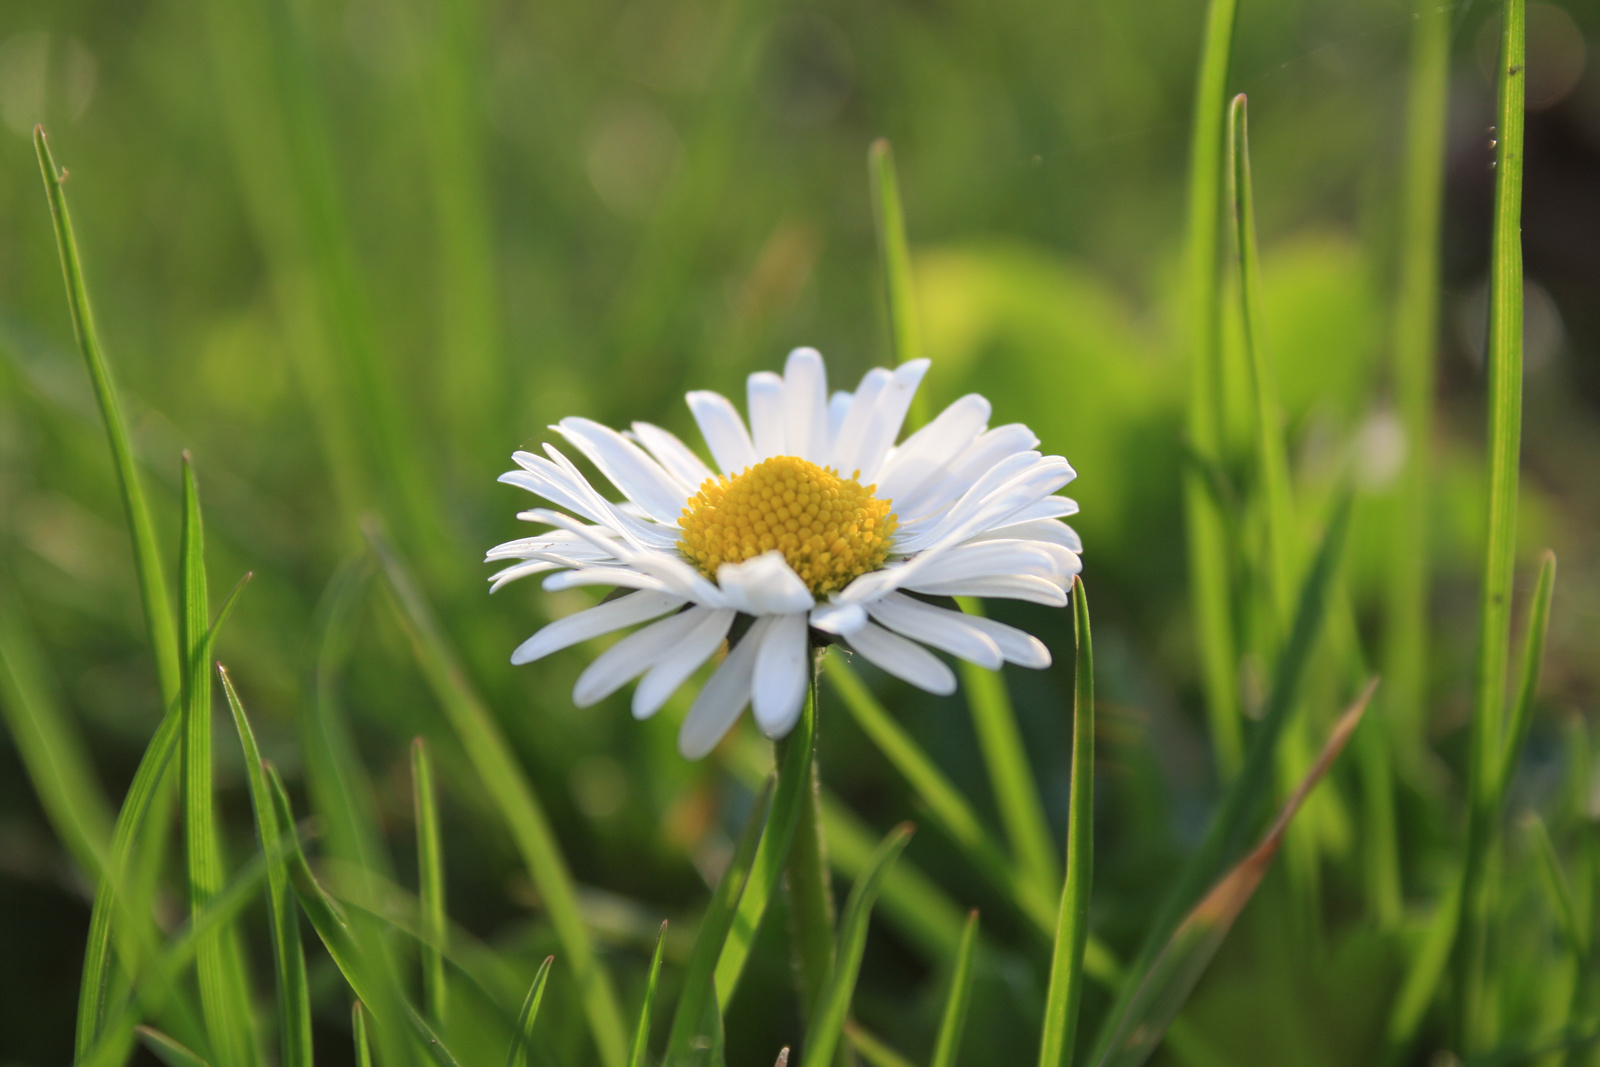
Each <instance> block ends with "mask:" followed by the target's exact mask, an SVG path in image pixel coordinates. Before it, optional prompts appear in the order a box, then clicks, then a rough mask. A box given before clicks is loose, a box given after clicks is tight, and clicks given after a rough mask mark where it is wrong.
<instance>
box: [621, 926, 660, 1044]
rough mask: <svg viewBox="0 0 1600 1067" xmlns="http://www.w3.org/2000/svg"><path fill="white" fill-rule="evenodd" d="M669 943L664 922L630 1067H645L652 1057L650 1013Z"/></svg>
mask: <svg viewBox="0 0 1600 1067" xmlns="http://www.w3.org/2000/svg"><path fill="white" fill-rule="evenodd" d="M666 943H667V924H666V923H665V922H662V924H661V933H659V934H657V935H656V950H655V952H653V953H651V955H650V976H649V977H648V978H646V979H645V983H644V1003H643V1004H641V1005H640V1006H639V1022H638V1024H637V1025H636V1026H634V1028H633V1044H632V1045H631V1046H629V1048H628V1067H645V1059H646V1058H647V1057H648V1056H649V1055H650V1013H651V1011H652V1010H654V1008H655V1004H656V981H657V980H658V979H660V977H661V949H662V947H663V946H665V945H666Z"/></svg>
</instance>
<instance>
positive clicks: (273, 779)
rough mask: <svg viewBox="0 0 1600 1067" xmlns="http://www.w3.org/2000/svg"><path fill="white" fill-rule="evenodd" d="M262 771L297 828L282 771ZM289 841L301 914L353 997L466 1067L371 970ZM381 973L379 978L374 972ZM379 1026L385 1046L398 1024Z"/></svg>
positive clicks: (447, 1063) (268, 767)
mask: <svg viewBox="0 0 1600 1067" xmlns="http://www.w3.org/2000/svg"><path fill="white" fill-rule="evenodd" d="M262 769H263V770H264V771H265V773H266V776H267V782H268V784H270V785H271V787H272V804H273V808H274V810H275V811H276V812H277V815H278V823H279V825H281V826H293V825H294V809H293V808H292V807H291V806H290V804H289V791H288V790H287V789H285V788H284V785H283V779H282V778H281V777H279V775H278V769H277V768H276V767H274V766H273V765H272V763H271V762H270V761H263V762H262ZM288 840H290V841H291V842H292V847H291V848H290V850H289V852H288V855H287V860H288V867H289V883H290V884H291V885H292V886H293V887H294V892H295V897H296V898H297V899H298V900H299V901H300V910H301V911H303V912H305V915H306V918H308V919H310V920H311V926H312V928H313V929H315V930H316V932H317V937H318V938H319V939H320V940H321V941H322V944H323V947H324V948H326V949H327V950H328V955H329V956H331V957H333V962H334V965H335V966H337V967H338V968H339V973H340V974H341V975H343V976H344V980H345V982H346V984H348V985H349V986H350V990H351V992H353V993H354V994H355V995H356V997H357V999H359V1000H361V1001H362V1002H363V1003H365V1004H366V1005H367V1006H368V1008H369V1009H370V1008H372V1006H373V1004H374V999H373V994H377V995H378V998H379V999H378V1001H377V1003H380V1004H383V1005H385V1006H386V1007H388V1006H390V1005H392V1010H393V1011H394V1012H395V1013H396V1014H397V1015H403V1016H404V1019H405V1024H406V1026H407V1028H408V1029H409V1030H410V1032H411V1034H412V1036H413V1038H414V1040H415V1041H416V1043H417V1044H418V1045H419V1046H421V1048H422V1050H423V1051H424V1052H426V1053H427V1054H428V1057H429V1058H430V1059H431V1060H433V1062H434V1064H435V1065H436V1067H460V1065H459V1064H458V1063H457V1062H456V1058H455V1057H454V1056H453V1055H452V1054H451V1053H450V1050H449V1049H448V1048H447V1047H446V1046H445V1044H444V1042H443V1041H441V1040H440V1039H439V1035H438V1034H436V1033H434V1031H433V1028H432V1027H430V1026H429V1025H428V1023H427V1021H426V1020H424V1019H423V1018H422V1016H421V1015H420V1014H419V1013H418V1012H417V1010H416V1009H415V1008H413V1007H412V1006H411V1005H410V1004H408V1003H406V1001H405V998H404V997H403V996H401V995H400V994H399V991H398V990H397V989H395V988H394V987H393V975H392V974H387V973H384V972H383V971H382V970H381V969H378V968H374V967H373V966H372V965H371V962H370V960H369V958H368V957H367V956H366V954H365V953H364V952H363V950H362V945H361V942H360V941H359V940H358V939H357V937H356V934H355V932H354V931H353V930H352V929H351V927H350V922H349V920H348V919H347V918H346V916H345V914H344V910H343V909H342V908H341V907H340V906H339V904H338V902H337V901H335V900H334V899H333V897H332V896H331V895H329V893H328V891H327V890H326V889H324V888H323V887H322V883H321V882H319V881H318V880H317V876H316V875H315V874H314V873H312V870H311V865H310V864H309V863H307V862H306V857H305V853H304V852H303V851H301V849H300V847H299V844H300V843H299V840H298V838H295V837H293V836H288ZM375 970H376V971H377V973H374V971H375ZM377 1022H378V1036H379V1040H380V1041H382V1040H383V1039H384V1033H385V1031H386V1030H388V1029H390V1028H392V1027H395V1026H397V1025H398V1022H397V1021H389V1020H385V1019H383V1018H378V1019H377ZM389 1062H402V1063H403V1062H406V1058H405V1057H404V1055H403V1054H402V1053H398V1052H397V1053H396V1054H395V1055H394V1059H392V1060H391V1061H389Z"/></svg>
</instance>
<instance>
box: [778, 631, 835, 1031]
mask: <svg viewBox="0 0 1600 1067" xmlns="http://www.w3.org/2000/svg"><path fill="white" fill-rule="evenodd" d="M825 654H826V653H825V651H819V652H818V653H817V656H818V659H819V662H818V663H817V664H816V665H815V666H814V667H813V669H812V671H811V686H810V690H809V692H808V693H807V695H806V701H807V703H809V704H810V705H811V706H810V708H809V709H807V710H804V711H802V712H801V714H802V715H814V716H815V717H816V718H817V719H820V718H821V715H819V714H817V713H818V712H819V711H820V710H821V708H820V706H819V704H818V699H817V698H818V693H819V689H820V676H821V663H820V657H821V656H822V655H825ZM816 736H817V733H816V730H815V729H813V731H812V735H811V744H812V756H811V759H810V760H809V761H808V765H807V774H808V780H807V782H806V785H805V792H804V795H803V796H802V797H801V800H800V814H799V817H798V819H797V820H796V821H795V828H794V840H793V841H792V842H791V843H790V845H789V863H788V878H787V883H786V886H787V888H788V891H789V941H790V946H791V949H792V951H793V953H794V963H795V979H796V981H797V982H798V984H799V991H800V1009H801V1016H802V1017H803V1018H804V1019H806V1020H807V1022H808V1023H811V1022H813V1021H814V1020H815V1019H816V1015H817V1010H818V1006H819V1002H820V1000H821V998H822V994H823V987H824V986H825V985H826V984H827V982H828V978H829V976H830V975H832V974H833V968H834V925H835V922H836V919H835V912H834V905H833V881H832V879H831V878H830V877H829V875H828V847H827V843H826V841H825V840H824V838H823V833H822V795H821V794H822V782H821V779H820V777H819V775H818V771H817V759H816ZM780 759H781V757H780Z"/></svg>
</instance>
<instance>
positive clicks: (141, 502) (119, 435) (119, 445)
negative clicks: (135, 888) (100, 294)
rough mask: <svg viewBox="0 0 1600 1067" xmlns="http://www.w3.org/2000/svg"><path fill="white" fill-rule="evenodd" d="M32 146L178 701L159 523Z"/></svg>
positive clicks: (169, 696)
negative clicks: (147, 498)
mask: <svg viewBox="0 0 1600 1067" xmlns="http://www.w3.org/2000/svg"><path fill="white" fill-rule="evenodd" d="M33 147H34V151H35V152H37V153H38V156H39V170H40V172H41V173H42V174H43V175H44V188H45V193H46V194H47V195H48V196H49V198H50V214H51V215H53V216H54V217H55V224H56V246H57V248H58V249H59V251H60V253H61V273H62V275H63V276H64V277H65V279H66V283H67V304H68V306H69V307H70V308H71V309H72V330H73V333H74V334H75V335H76V336H77V338H78V348H79V349H80V350H81V351H82V352H83V360H84V363H85V364H87V366H88V369H89V381H90V383H91V384H92V385H93V386H94V397H95V401H96V402H97V403H98V404H99V406H100V417H101V419H103V420H104V422H105V426H106V439H107V441H108V442H109V443H110V445H111V462H112V464H113V466H115V468H116V471H117V487H118V488H119V489H120V490H121V492H122V508H123V512H124V513H125V514H126V516H127V519H128V532H129V534H130V536H131V537H132V539H133V567H134V572H135V573H136V574H137V575H138V578H139V601H140V604H141V605H142V606H143V608H144V623H145V629H146V631H147V632H148V633H149V635H150V649H151V651H152V652H153V653H154V655H155V660H156V678H157V680H158V682H159V683H160V686H161V700H162V702H163V703H164V704H170V703H172V702H173V701H174V700H176V699H178V692H179V690H180V689H181V688H182V669H181V663H180V656H179V653H178V633H177V631H176V630H174V629H173V625H172V600H171V598H170V596H169V595H168V593H167V580H166V576H165V574H164V573H163V568H162V565H161V550H160V548H159V547H158V546H157V544H156V534H155V526H154V524H153V523H152V522H151V521H150V507H149V505H148V504H147V503H146V501H145V495H144V489H143V487H142V486H141V485H140V484H139V469H138V465H137V464H136V463H135V462H134V458H133V446H132V445H131V444H130V443H129V439H128V427H127V424H126V423H125V422H124V421H123V417H122V402H121V400H119V399H118V397H117V389H116V384H115V383H114V382H113V381H112V378H111V368H110V366H109V365H108V364H107V363H106V358H105V353H104V352H103V351H102V350H101V348H100V332H99V330H97V329H96V328H95V324H94V313H93V312H92V311H91V310H90V307H89V291H88V288H87V286H86V285H85V284H84V280H83V264H82V263H81V262H80V260H79V258H78V241H77V238H76V237H74V236H73V232H72V216H71V214H70V213H69V212H68V211H67V197H66V194H65V193H64V192H63V191H62V189H61V179H62V173H61V172H60V171H58V170H57V169H56V161H55V157H54V156H53V155H51V153H50V143H49V141H48V140H47V139H46V138H45V135H44V127H43V126H35V127H34V128H33Z"/></svg>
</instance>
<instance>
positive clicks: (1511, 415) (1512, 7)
mask: <svg viewBox="0 0 1600 1067" xmlns="http://www.w3.org/2000/svg"><path fill="white" fill-rule="evenodd" d="M1524 20H1525V11H1524V0H1506V3H1505V9H1504V16H1503V24H1502V28H1501V38H1500V64H1499V74H1498V77H1497V79H1496V81H1497V83H1498V94H1499V101H1498V103H1499V106H1498V120H1497V122H1496V129H1497V131H1498V133H1497V138H1498V143H1497V145H1496V150H1495V190H1494V230H1493V245H1492V248H1491V250H1490V266H1489V347H1488V408H1489V411H1488V423H1489V472H1488V473H1489V503H1488V511H1487V515H1486V519H1485V525H1486V527H1487V534H1486V538H1485V541H1486V549H1485V552H1484V567H1483V587H1482V588H1483V594H1482V601H1481V608H1480V623H1479V632H1478V659H1477V669H1476V673H1475V678H1474V686H1473V690H1474V699H1473V720H1472V742H1471V754H1470V756H1469V759H1470V763H1469V766H1468V787H1467V794H1468V809H1467V839H1466V849H1465V853H1464V855H1463V859H1462V893H1461V901H1462V907H1461V929H1460V932H1459V934H1458V935H1457V941H1456V953H1455V985H1454V1004H1453V1008H1454V1011H1453V1018H1452V1024H1453V1026H1454V1028H1455V1047H1456V1049H1457V1051H1459V1052H1460V1053H1462V1054H1463V1055H1466V1054H1469V1053H1471V1052H1473V1051H1476V1048H1477V1044H1478V1041H1477V1033H1476V1031H1475V1026H1476V1025H1477V1020H1478V1019H1479V1016H1480V1014H1481V1008H1482V1006H1481V1003H1480V1000H1479V996H1480V993H1481V989H1482V984H1483V952H1484V937H1485V931H1486V927H1487V924H1488V918H1489V917H1488V915H1487V914H1486V909H1485V900H1484V891H1485V888H1486V885H1487V879H1486V878H1485V876H1484V866H1485V863H1486V860H1487V858H1488V855H1489V852H1490V851H1491V849H1492V843H1493V839H1494V836H1495V834H1494V828H1495V824H1496V822H1497V817H1498V811H1497V806H1496V805H1495V797H1494V794H1495V792H1496V786H1497V784H1498V779H1499V777H1500V768H1501V764H1502V762H1503V760H1504V755H1503V751H1504V750H1503V746H1504V744H1505V741H1506V738H1505V735H1504V723H1505V710H1504V708H1505V700H1506V692H1505V688H1506V672H1507V659H1508V656H1509V646H1510V641H1511V595H1512V584H1513V580H1514V574H1513V571H1514V567H1515V563H1516V549H1517V543H1516V540H1517V539H1516V534H1517V527H1516V520H1517V466H1518V459H1519V457H1520V454H1521V447H1522V230H1521V220H1522V163H1523V150H1522V141H1523V92H1524V82H1525V80H1526V79H1525V77H1524V73H1525V71H1524V65H1525V64H1526V62H1527V54H1526V53H1527V49H1526V27H1525V25H1524Z"/></svg>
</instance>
